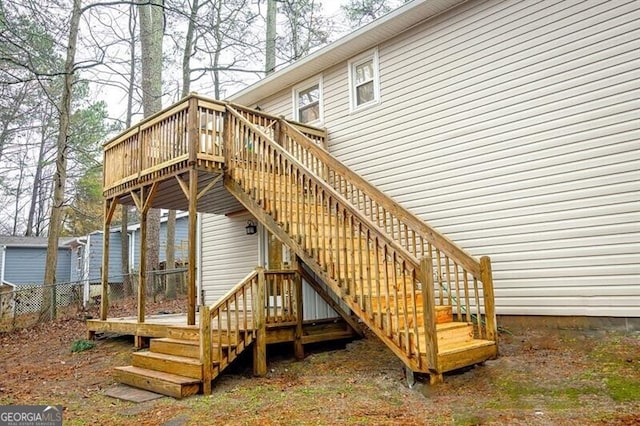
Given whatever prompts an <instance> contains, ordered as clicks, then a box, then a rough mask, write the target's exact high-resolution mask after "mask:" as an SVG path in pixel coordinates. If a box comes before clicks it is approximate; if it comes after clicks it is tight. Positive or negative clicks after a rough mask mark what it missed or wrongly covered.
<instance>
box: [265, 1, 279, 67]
mask: <svg viewBox="0 0 640 426" xmlns="http://www.w3.org/2000/svg"><path fill="white" fill-rule="evenodd" d="M276 8H277V5H276V0H267V43H266V46H265V66H264V72H265V74H266V75H269V74H271V73H272V72H274V71H275V69H276V34H277V32H276Z"/></svg>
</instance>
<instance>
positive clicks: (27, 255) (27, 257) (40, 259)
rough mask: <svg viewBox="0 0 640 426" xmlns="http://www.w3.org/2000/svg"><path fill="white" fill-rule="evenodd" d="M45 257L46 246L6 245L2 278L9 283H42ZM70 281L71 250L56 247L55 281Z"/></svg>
mask: <svg viewBox="0 0 640 426" xmlns="http://www.w3.org/2000/svg"><path fill="white" fill-rule="evenodd" d="M46 259H47V248H46V247H7V248H6V250H5V259H4V260H5V262H4V266H5V270H4V280H5V281H7V282H10V283H11V284H18V285H21V284H42V283H43V280H44V268H45V264H46ZM70 281H71V250H69V249H66V248H59V249H58V262H57V268H56V282H57V283H68V282H70Z"/></svg>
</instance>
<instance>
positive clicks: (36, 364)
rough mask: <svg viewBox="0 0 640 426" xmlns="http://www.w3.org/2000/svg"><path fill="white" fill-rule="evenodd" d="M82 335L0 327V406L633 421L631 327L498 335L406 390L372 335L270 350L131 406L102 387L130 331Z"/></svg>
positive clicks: (127, 417) (193, 421) (126, 355)
mask: <svg viewBox="0 0 640 426" xmlns="http://www.w3.org/2000/svg"><path fill="white" fill-rule="evenodd" d="M84 337H85V327H84V322H83V321H81V320H77V319H71V320H65V321H59V322H56V323H53V324H48V325H42V326H39V327H36V328H32V329H29V330H19V331H16V332H13V333H10V334H3V335H0V404H2V405H6V404H48V405H49V404H51V405H53V404H61V405H63V406H64V424H71V425H85V424H95V425H128V424H136V425H163V424H164V425H173V426H179V425H202V424H260V425H262V424H265V425H272V424H273V425H276V424H384V425H391V424H393V425H395V424H401V425H412V424H416V425H417V424H427V425H431V424H447V425H448V424H454V425H480V424H508V425H520V424H523V425H528V424H532V425H585V424H595V425H605V424H606V425H610V424H613V425H635V424H640V335H639V334H638V333H635V334H626V335H625V334H620V333H605V332H581V331H554V332H550V331H548V330H543V331H532V330H526V331H525V330H523V331H512V335H510V334H506V333H503V334H502V335H501V340H500V352H501V356H500V358H498V359H497V360H492V361H488V362H486V363H485V364H484V365H482V366H476V367H474V368H470V369H467V370H465V371H461V372H456V373H455V374H448V375H446V376H445V383H444V384H441V385H437V386H435V387H431V386H429V385H424V384H422V383H417V384H416V385H415V386H414V387H413V389H409V388H408V387H407V386H406V381H405V379H404V370H403V368H402V364H401V363H400V361H398V359H397V358H396V357H395V356H394V355H393V354H392V353H391V351H389V350H388V349H387V348H386V347H385V346H384V345H383V344H382V343H381V342H380V341H379V340H377V339H376V338H375V337H373V336H368V337H367V338H366V339H362V340H357V341H353V342H343V343H341V344H333V345H331V346H326V345H325V346H324V347H314V348H310V349H311V350H309V351H308V353H307V356H306V358H305V359H304V361H298V362H296V361H294V360H293V357H292V355H293V350H292V348H290V347H288V346H280V347H272V348H270V358H269V374H268V376H267V377H264V378H254V377H252V376H251V359H250V357H246V358H241V359H240V363H239V365H237V366H236V365H234V366H233V367H232V369H231V370H227V371H226V372H225V374H223V375H222V377H220V378H219V379H218V380H217V381H216V382H214V391H213V395H211V396H206V397H205V396H196V397H192V398H187V399H184V400H182V401H176V400H174V399H171V398H166V397H163V398H160V399H157V400H154V401H150V402H145V403H141V404H136V403H131V402H123V401H120V400H117V399H113V398H110V397H107V396H105V395H104V394H103V392H104V390H105V389H107V388H109V387H111V386H113V384H114V382H113V379H112V378H111V369H112V367H115V366H120V365H127V364H128V363H129V359H130V356H131V353H132V352H133V351H134V348H133V344H132V339H131V338H128V337H116V336H111V337H105V338H103V339H100V340H98V341H97V342H96V347H95V348H93V349H90V350H87V351H84V352H79V353H72V352H71V351H70V349H71V346H72V344H73V342H74V341H76V340H78V339H82V338H84Z"/></svg>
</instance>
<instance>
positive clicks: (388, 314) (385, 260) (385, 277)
mask: <svg viewBox="0 0 640 426" xmlns="http://www.w3.org/2000/svg"><path fill="white" fill-rule="evenodd" d="M382 259H383V261H382V264H383V267H384V273H383V276H382V279H383V281H384V298H385V299H384V300H385V309H384V315H385V319H386V323H387V324H386V328H387V333H386V334H387V336H388V337H391V336H392V335H393V327H392V325H391V310H390V306H391V300H390V299H389V253H388V251H387V245H386V244H385V245H384V247H383V248H382Z"/></svg>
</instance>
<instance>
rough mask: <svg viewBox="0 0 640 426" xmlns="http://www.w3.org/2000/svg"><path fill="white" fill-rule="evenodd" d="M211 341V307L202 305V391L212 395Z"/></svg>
mask: <svg viewBox="0 0 640 426" xmlns="http://www.w3.org/2000/svg"><path fill="white" fill-rule="evenodd" d="M212 350H213V347H212V342H211V309H210V308H209V306H206V305H203V306H201V307H200V362H201V363H202V393H203V394H204V395H211V380H212V378H213V372H212V371H211V369H212V367H213V361H212Z"/></svg>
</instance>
